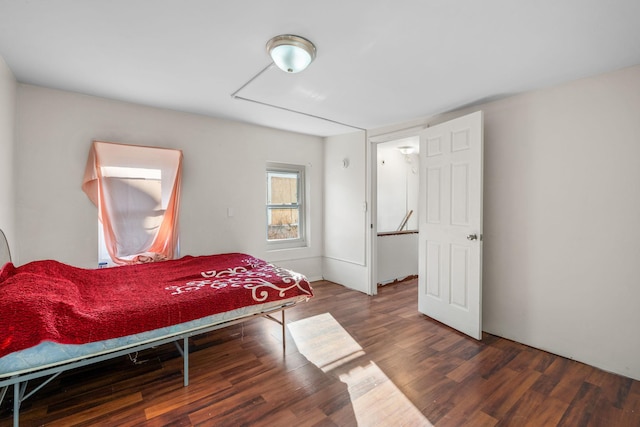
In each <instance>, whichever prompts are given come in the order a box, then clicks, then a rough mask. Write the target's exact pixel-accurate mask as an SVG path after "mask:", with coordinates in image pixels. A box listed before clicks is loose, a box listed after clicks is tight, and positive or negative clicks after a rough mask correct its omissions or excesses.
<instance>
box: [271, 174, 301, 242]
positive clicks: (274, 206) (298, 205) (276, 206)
mask: <svg viewBox="0 0 640 427" xmlns="http://www.w3.org/2000/svg"><path fill="white" fill-rule="evenodd" d="M277 173H284V174H297V176H298V178H297V196H298V197H297V198H298V201H297V203H296V204H285V205H283V204H272V203H270V200H269V193H270V191H271V183H270V182H269V176H270V174H277ZM305 175H306V167H305V166H304V165H294V164H288V163H276V162H267V167H266V172H265V177H266V189H265V190H266V194H265V199H266V201H265V241H266V244H267V250H278V249H291V248H300V247H306V246H307V210H306V183H305V182H306V177H305ZM272 209H297V211H298V237H297V238H295V239H269V211H270V210H272Z"/></svg>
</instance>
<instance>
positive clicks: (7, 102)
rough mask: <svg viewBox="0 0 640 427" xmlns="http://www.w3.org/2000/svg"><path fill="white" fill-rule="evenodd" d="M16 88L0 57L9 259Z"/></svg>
mask: <svg viewBox="0 0 640 427" xmlns="http://www.w3.org/2000/svg"><path fill="white" fill-rule="evenodd" d="M16 87H17V83H16V79H15V77H14V76H13V73H12V72H11V70H10V69H9V67H8V66H7V64H6V63H5V62H4V59H3V58H2V57H1V56H0V229H1V230H3V231H4V233H5V234H6V236H7V240H8V241H9V245H10V247H11V251H12V255H13V254H15V252H16V250H17V245H16V242H15V240H16V239H15V236H16V230H15V228H16V226H15V187H14V161H13V157H14V147H15V137H14V122H15V113H16ZM14 260H15V258H14Z"/></svg>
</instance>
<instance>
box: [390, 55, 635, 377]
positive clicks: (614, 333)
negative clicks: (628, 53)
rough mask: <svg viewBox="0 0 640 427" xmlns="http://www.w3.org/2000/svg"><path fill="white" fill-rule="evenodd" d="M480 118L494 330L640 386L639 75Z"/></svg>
mask: <svg viewBox="0 0 640 427" xmlns="http://www.w3.org/2000/svg"><path fill="white" fill-rule="evenodd" d="M480 109H481V110H483V111H484V117H485V165H484V166H485V167H484V171H485V172H484V179H485V182H484V255H483V256H484V263H483V268H484V274H483V322H484V328H483V329H484V330H485V331H487V332H489V333H492V334H495V335H499V336H502V337H506V338H509V339H513V340H515V341H519V342H522V343H525V344H528V345H531V346H534V347H538V348H541V349H544V350H548V351H550V352H552V353H556V354H559V355H562V356H566V357H569V358H573V359H576V360H579V361H582V362H585V363H588V364H590V365H594V366H597V367H600V368H602V369H604V370H607V371H612V372H616V373H619V374H622V375H625V376H628V377H631V378H635V379H640V338H639V335H638V325H640V309H639V307H638V304H639V302H640V279H639V278H640V262H639V261H640V243H639V242H640V191H639V190H638V188H639V184H638V183H640V66H636V67H631V68H627V69H624V70H620V71H618V72H613V73H608V74H604V75H601V76H596V77H593V78H587V79H582V80H578V81H575V82H572V83H569V84H565V85H561V86H558V87H554V88H550V89H546V90H539V91H535V92H530V93H525V94H522V95H518V96H513V97H510V98H507V99H504V100H500V101H496V102H492V103H487V104H483V105H479V106H475V107H474V108H470V109H466V110H464V111H459V112H455V113H451V114H447V115H446V116H442V117H435V118H430V119H429V118H427V119H424V120H422V121H416V122H412V123H406V124H404V126H398V127H397V128H398V129H399V128H401V127H410V126H413V125H416V124H419V123H423V124H426V123H430V124H436V123H438V122H442V121H444V120H447V119H450V118H453V117H457V116H461V115H464V114H466V113H469V112H471V111H474V110H480ZM384 131H385V132H388V131H389V129H385V130H384Z"/></svg>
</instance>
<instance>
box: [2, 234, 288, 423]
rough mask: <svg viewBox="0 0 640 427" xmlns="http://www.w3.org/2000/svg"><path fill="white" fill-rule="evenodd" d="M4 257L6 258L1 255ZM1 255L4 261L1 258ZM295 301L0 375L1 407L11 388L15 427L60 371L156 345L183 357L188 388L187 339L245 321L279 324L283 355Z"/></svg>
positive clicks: (6, 250)
mask: <svg viewBox="0 0 640 427" xmlns="http://www.w3.org/2000/svg"><path fill="white" fill-rule="evenodd" d="M4 254H6V255H4ZM3 256H4V257H6V258H7V259H6V260H5V259H3ZM10 261H11V254H10V252H9V246H8V244H7V241H6V237H5V235H4V233H3V232H2V230H0V267H2V265H4V264H5V262H10ZM297 302H298V300H295V299H294V300H293V301H292V300H285V301H283V302H282V304H279V305H278V304H276V305H275V306H273V307H271V308H267V309H263V310H262V311H259V312H255V313H250V314H245V315H243V316H241V317H239V318H235V319H229V320H223V321H218V322H215V321H214V322H212V323H210V324H207V325H204V326H198V327H195V328H193V329H189V330H186V331H181V332H176V333H173V334H168V335H164V336H160V337H157V338H152V339H148V340H145V341H142V342H139V343H136V344H129V345H124V346H120V347H115V348H113V349H109V350H105V351H103V352H101V353H98V354H93V355H89V356H84V357H79V358H74V359H71V360H67V361H60V362H56V363H55V364H54V366H50V367H46V368H31V369H24V370H21V371H16V372H14V373H7V374H0V375H1V376H0V405H1V404H2V402H3V400H4V398H5V396H6V394H7V391H8V389H9V387H10V386H13V425H14V427H18V425H19V423H20V420H19V417H20V405H21V404H22V402H24V401H25V400H27V399H28V398H29V397H31V396H33V395H34V394H35V393H36V392H38V391H39V390H40V389H42V388H43V387H44V386H46V385H47V384H49V383H50V382H51V381H53V380H54V379H55V378H56V377H57V376H58V375H60V374H61V373H63V372H66V371H69V370H71V369H75V368H79V367H81V366H87V365H91V364H94V363H99V362H102V361H104V360H109V359H113V358H116V357H120V356H124V355H128V354H132V353H135V352H137V351H141V350H145V349H148V348H151V347H157V346H159V345H163V344H167V343H171V342H173V343H174V344H175V346H176V347H177V349H178V351H179V352H180V355H181V356H182V358H183V371H184V372H183V375H184V386H185V387H186V386H188V385H189V338H190V337H193V336H196V335H200V334H204V333H207V332H211V331H215V330H217V329H222V328H225V327H227V326H231V325H234V324H237V323H241V322H245V321H247V320H249V319H253V318H255V317H259V316H261V317H266V318H267V319H270V320H273V321H274V322H276V323H278V324H280V325H281V328H282V350H283V352H284V351H285V349H286V340H285V337H286V334H285V332H286V331H285V314H284V312H285V310H286V309H287V308H290V307H293V306H294V305H296V304H297ZM278 312H280V313H281V316H280V317H281V318H280V319H278V318H276V317H274V316H273V315H274V314H276V313H278ZM180 341H182V345H180ZM43 377H48V378H46V379H45V380H44V381H43V382H42V383H40V384H39V385H38V386H37V387H35V388H34V389H33V390H31V391H30V392H29V393H27V385H28V383H29V381H31V380H34V379H38V378H43Z"/></svg>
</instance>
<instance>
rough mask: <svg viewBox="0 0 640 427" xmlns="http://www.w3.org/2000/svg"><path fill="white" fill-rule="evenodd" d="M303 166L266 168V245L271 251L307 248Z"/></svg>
mask: <svg viewBox="0 0 640 427" xmlns="http://www.w3.org/2000/svg"><path fill="white" fill-rule="evenodd" d="M304 188H305V186H304V166H298V165H286V164H281V163H269V164H268V165H267V244H268V246H269V247H271V248H274V249H275V248H292V247H299V246H305V245H306V239H305V237H306V236H305V208H304Z"/></svg>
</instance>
